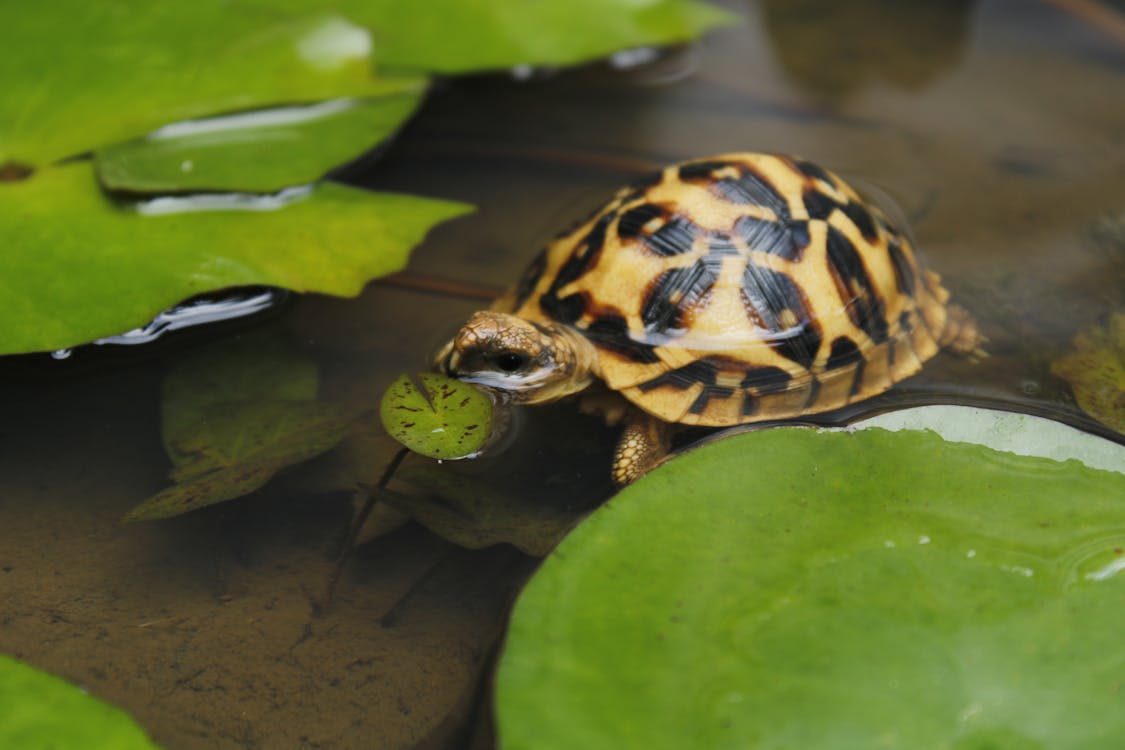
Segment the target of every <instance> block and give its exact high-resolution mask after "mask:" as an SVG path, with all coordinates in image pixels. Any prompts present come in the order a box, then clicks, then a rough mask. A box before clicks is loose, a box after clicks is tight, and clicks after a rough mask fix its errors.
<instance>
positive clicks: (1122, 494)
mask: <svg viewBox="0 0 1125 750" xmlns="http://www.w3.org/2000/svg"><path fill="white" fill-rule="evenodd" d="M981 414H982V412H980V411H975V410H968V409H956V408H949V409H946V410H943V411H938V412H930V413H928V415H924V416H923V417H918V418H914V419H913V425H914V427H915V429H910V428H909V426H908V424H907V423H906V422H902V421H901V419H900V422H901V423H900V424H898V425H892V426H897V427H901V428H906V429H901V430H900V431H898V432H889V431H887V430H886V429H863V430H855V431H847V430H845V431H820V430H814V429H811V428H800V427H790V428H776V429H769V430H762V431H757V432H750V433H746V434H740V435H734V436H731V437H728V438H725V439H721V440H717V441H715V442H714V443H712V444H710V445H707V446H705V447H703V448H701V449H699V450H696V451H694V452H691V453H689V454H687V455H684V456H681V457H677V458H676V459H675V460H673V461H670V462H668V463H667V464H666V465H665V466H663V467H661V468H660V469H658V470H656V471H654V472H652V473H651V474H649V475H648V476H646V477H644V478H643V479H642V480H640V481H639V482H637V483H636V484H635V485H633V486H631V487H629V488H627V489H625V490H624V491H623V492H621V493H620V494H619V495H618V496H617V497H616V498H614V499H613V500H612V501H611V502H610V503H609V504H608V505H606V506H604V507H603V508H601V509H599V510H598V511H597V512H595V513H594V515H593V516H591V517H590V518H589V519H588V520H587V521H586V522H585V523H584V524H583V525H582V526H580V527H579V528H578V529H577V530H576V531H575V532H573V533H572V534H571V535H570V536H569V537H568V538H567V539H566V540H564V541H563V543H562V544H561V545H560V546H559V548H558V549H557V551H556V552H555V553H554V554H553V555H552V556H551V557H549V558H548V559H547V561H546V563H545V564H544V566H543V567H542V569H541V570H540V572H539V573H538V574H537V576H536V577H535V578H534V579H533V581H532V582H531V584H530V585H529V586H528V588H527V589H526V591H525V592H524V594H523V596H522V598H521V600H520V601H519V603H518V605H517V607H516V611H515V613H514V616H513V620H512V624H511V629H510V631H509V636H508V645H507V649H506V651H505V653H504V655H503V658H502V662H501V665H500V670H499V676H498V685H497V706H498V708H497V710H498V724H499V726H498V729H499V735H500V740H501V742H500V746H501V747H502V748H504V749H505V750H520V749H522V748H536V749H537V750H551V748H574V747H584V748H621V747H645V748H654V749H659V748H675V749H676V750H683V748H751V747H752V748H797V747H800V748H833V749H834V750H836V749H847V748H857V749H858V748H864V749H865V750H866V749H867V748H875V747H895V748H920V747H927V748H937V747H948V748H956V749H959V750H968V749H969V748H986V747H987V748H1000V747H1003V748H1047V747H1049V748H1052V749H1053V750H1070V749H1073V750H1078V749H1079V748H1081V749H1082V750H1097V749H1104V750H1111V749H1113V748H1119V747H1122V746H1125V690H1122V689H1121V674H1122V670H1123V668H1125V644H1123V643H1122V639H1121V613H1122V612H1123V611H1125V474H1123V473H1121V471H1122V470H1125V448H1122V447H1121V446H1116V445H1109V447H1108V448H1106V449H1105V452H1106V453H1111V454H1112V455H1113V456H1114V457H1115V462H1114V464H1113V465H1114V466H1115V467H1116V468H1117V469H1118V470H1119V471H1118V472H1110V471H1103V470H1098V469H1092V468H1090V467H1088V466H1087V465H1085V464H1083V463H1081V462H1079V461H1077V460H1067V461H1055V460H1052V459H1046V458H1041V457H1037V456H1024V455H1016V454H1014V453H1009V452H1001V451H998V450H994V449H991V448H987V447H983V446H981V445H976V444H969V443H961V442H950V441H947V440H945V439H943V438H942V437H940V436H939V435H938V434H936V433H935V432H933V431H930V430H920V429H916V428H917V427H919V426H921V425H924V424H929V425H930V426H934V427H937V428H939V429H942V430H945V429H947V428H951V429H959V428H958V422H959V421H960V418H968V419H969V420H970V421H971V420H973V419H975V420H977V423H978V424H977V428H974V429H975V431H976V432H977V433H978V434H980V435H983V436H985V439H986V440H988V441H989V442H992V441H993V440H994V439H996V437H997V436H999V437H1003V438H1005V439H1007V436H1006V435H1005V430H1006V427H1005V425H1006V424H1008V423H1007V422H1005V420H1006V419H1007V417H1008V416H1009V415H996V417H995V419H993V420H992V423H991V424H990V425H989V424H988V422H989V419H988V417H989V415H988V413H987V412H985V413H983V414H984V415H985V416H984V417H981ZM932 415H937V417H936V419H937V421H936V422H935V421H934V419H933V417H932ZM893 421H894V420H890V421H888V422H886V423H887V424H892V423H893ZM1019 425H1020V429H1021V430H1022V431H1023V432H1024V436H1023V437H1019V438H1017V439H1015V440H1014V442H1017V443H1021V444H1022V446H1021V450H1025V451H1031V450H1033V449H1034V448H1033V444H1034V443H1035V442H1040V443H1046V444H1048V445H1052V444H1054V443H1056V442H1058V441H1060V440H1062V441H1064V442H1071V441H1073V442H1075V443H1076V444H1077V443H1088V442H1089V441H1090V440H1093V439H1092V438H1089V437H1088V436H1082V435H1079V434H1078V433H1077V432H1076V431H1074V430H1070V429H1069V428H1064V427H1061V426H1059V425H1056V424H1055V423H1050V422H1046V421H1045V420H1040V419H1035V418H1031V417H1025V418H1022V420H1020V422H1019ZM1039 427H1043V431H1044V432H1043V434H1039V432H1040V431H1039ZM1057 429H1061V430H1063V433H1064V436H1063V437H1059V436H1058V433H1055V435H1056V436H1055V437H1044V435H1049V434H1051V433H1052V431H1054V430H1057ZM1025 438H1027V439H1025ZM1101 442H1102V443H1103V444H1105V441H1101ZM1062 449H1067V446H1066V445H1063V446H1062ZM1079 450H1086V448H1085V447H1082V446H1079ZM1094 452H1095V453H1097V450H1095V451H1094Z"/></svg>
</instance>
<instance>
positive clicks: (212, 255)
mask: <svg viewBox="0 0 1125 750" xmlns="http://www.w3.org/2000/svg"><path fill="white" fill-rule="evenodd" d="M90 171H91V167H90V164H89V163H88V162H82V163H77V164H73V165H69V166H66V167H58V168H52V169H46V170H41V171H39V172H36V173H35V175H34V176H33V177H31V179H29V180H27V181H25V182H18V183H2V182H0V205H3V207H4V210H3V211H0V236H2V237H3V238H4V252H5V267H6V269H7V272H6V274H5V277H4V280H3V282H2V283H3V294H0V319H2V320H4V321H5V326H4V329H3V331H2V332H0V354H8V353H13V352H26V351H42V350H50V349H58V348H63V347H69V346H74V345H76V344H81V343H83V342H87V341H92V340H94V339H96V338H99V337H102V336H110V335H113V334H117V333H120V332H122V331H125V330H128V329H129V328H131V327H134V326H137V325H140V324H143V323H144V322H146V321H148V320H149V319H150V318H152V316H154V315H155V314H156V313H158V312H160V311H161V310H162V309H164V308H166V307H168V306H170V305H173V304H175V303H177V302H179V301H181V300H183V299H185V298H187V297H190V296H192V295H195V294H198V293H201V292H204V291H209V290H213V289H221V288H223V287H228V286H241V285H255V284H265V285H271V286H281V287H286V288H289V289H294V290H297V291H315V292H324V293H328V294H337V295H345V296H347V295H354V294H357V293H358V292H359V290H360V289H361V288H362V287H363V285H364V284H365V283H366V282H367V281H369V280H370V279H372V278H374V277H377V276H380V275H382V274H386V273H389V272H391V271H394V270H397V269H399V268H401V267H402V265H403V264H404V263H405V262H406V258H407V255H408V253H409V251H410V250H411V249H412V248H413V247H414V245H416V244H417V243H418V242H419V241H420V240H421V239H422V237H423V236H424V235H425V233H426V232H427V231H428V230H429V228H430V227H431V226H433V225H434V224H436V223H438V222H440V221H443V220H445V219H449V218H452V217H454V216H457V215H460V214H463V213H465V212H466V211H468V210H470V209H469V207H468V206H465V205H464V204H458V203H451V202H447V201H437V200H429V199H423V198H416V197H412V196H405V195H395V194H391V193H371V192H367V191H363V190H357V189H354V188H349V187H346V186H343V185H337V184H332V183H324V184H320V185H317V186H316V187H315V188H309V189H308V190H307V194H305V193H304V192H300V191H294V194H293V198H292V200H291V202H289V203H288V204H287V205H285V207H284V208H283V209H280V210H278V209H277V208H276V207H277V206H278V205H280V204H282V203H285V201H281V200H268V201H265V202H261V201H259V203H258V204H257V205H256V206H254V205H252V202H251V201H247V203H246V204H245V205H246V210H230V206H227V207H226V210H222V208H223V207H222V206H220V207H219V208H216V209H215V210H196V211H191V212H179V213H167V214H161V215H151V216H143V217H139V216H137V215H136V212H135V211H133V210H131V209H130V208H129V207H123V206H119V205H115V204H114V203H113V202H111V201H110V200H108V199H107V198H106V197H105V196H103V195H101V194H99V193H97V192H95V191H93V190H90V188H89V182H90V180H91V175H90ZM216 200H217V201H218V202H220V203H221V201H222V199H216ZM148 205H149V209H148V210H149V211H152V212H157V213H158V212H159V211H161V210H164V209H165V208H172V209H174V208H176V207H177V206H182V205H184V204H177V203H175V202H174V201H172V200H171V199H159V201H158V202H153V203H150V204H148ZM195 205H196V208H200V209H202V208H204V207H206V205H207V204H195ZM255 207H256V208H257V209H258V210H249V209H251V208H255ZM271 207H272V208H271Z"/></svg>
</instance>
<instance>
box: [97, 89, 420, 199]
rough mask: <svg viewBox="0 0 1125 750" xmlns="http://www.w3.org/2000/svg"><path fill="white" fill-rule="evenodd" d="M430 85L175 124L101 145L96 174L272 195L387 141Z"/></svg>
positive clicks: (129, 181)
mask: <svg viewBox="0 0 1125 750" xmlns="http://www.w3.org/2000/svg"><path fill="white" fill-rule="evenodd" d="M424 90H425V89H424V87H423V86H421V85H419V84H417V83H414V82H411V83H410V86H409V88H406V89H405V90H403V91H401V92H395V93H393V94H388V95H386V96H383V97H379V98H368V99H335V100H331V101H327V102H320V103H318V104H310V105H305V106H299V107H283V108H274V109H265V110H256V111H254V112H248V113H244V114H239V115H228V116H224V117H214V118H208V119H202V120H195V121H191V122H183V123H175V124H173V125H168V126H165V127H163V128H160V129H159V130H157V131H155V132H153V133H150V134H149V135H148V136H146V137H144V138H140V139H136V140H131V141H126V142H124V143H121V144H117V145H114V146H109V147H108V148H104V149H99V150H98V151H97V152H96V153H95V155H94V160H95V164H96V167H97V173H98V179H99V180H101V183H102V184H103V185H105V186H106V187H108V188H110V189H112V190H126V191H130V192H141V193H144V192H147V193H156V192H177V191H191V190H195V191H219V190H242V191H248V192H258V193H265V192H274V191H277V190H281V189H282V188H285V187H288V186H290V185H298V184H303V183H307V182H313V181H314V180H317V179H319V178H320V177H322V176H323V175H324V173H325V172H326V171H328V169H330V168H331V167H335V166H338V165H340V164H343V163H344V162H346V161H348V160H349V159H352V158H354V157H355V156H356V155H357V154H360V153H362V152H363V151H365V150H367V149H369V148H371V147H373V146H375V145H376V144H378V143H381V142H382V141H384V140H386V139H387V138H388V137H390V136H391V135H392V134H394V133H395V131H397V130H398V128H399V127H400V126H401V125H402V124H403V123H404V122H405V121H406V120H407V119H408V118H409V117H410V115H411V114H412V113H413V112H414V110H415V109H417V107H418V104H419V103H421V101H422V94H423V93H424Z"/></svg>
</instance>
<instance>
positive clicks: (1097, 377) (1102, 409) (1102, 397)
mask: <svg viewBox="0 0 1125 750" xmlns="http://www.w3.org/2000/svg"><path fill="white" fill-rule="evenodd" d="M1051 372H1052V373H1054V374H1055V375H1057V376H1059V377H1060V378H1062V379H1063V380H1065V381H1066V382H1067V383H1068V384H1070V388H1071V390H1072V391H1074V398H1075V399H1076V400H1077V401H1078V405H1079V406H1081V407H1082V410H1083V411H1084V412H1086V413H1087V414H1089V415H1090V416H1091V417H1093V418H1094V419H1096V420H1098V421H1099V422H1101V423H1102V424H1104V425H1106V426H1108V427H1112V428H1113V429H1115V430H1117V431H1118V432H1121V433H1125V313H1114V314H1112V315H1110V316H1109V317H1108V319H1107V320H1106V321H1105V322H1104V323H1103V324H1100V325H1096V326H1094V327H1093V328H1091V329H1089V330H1088V331H1085V332H1083V333H1080V334H1078V335H1077V336H1076V337H1075V338H1074V348H1073V351H1071V352H1070V353H1069V354H1067V355H1066V356H1064V357H1062V358H1061V359H1058V360H1056V361H1055V362H1054V363H1053V364H1052V365H1051Z"/></svg>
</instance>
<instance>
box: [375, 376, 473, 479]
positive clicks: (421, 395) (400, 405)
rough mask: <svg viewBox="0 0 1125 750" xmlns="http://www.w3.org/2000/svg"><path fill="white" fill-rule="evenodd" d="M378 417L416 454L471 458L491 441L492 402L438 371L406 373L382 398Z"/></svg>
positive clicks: (388, 429)
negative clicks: (439, 373) (489, 439)
mask: <svg viewBox="0 0 1125 750" xmlns="http://www.w3.org/2000/svg"><path fill="white" fill-rule="evenodd" d="M379 416H380V417H381V418H382V420H383V427H384V428H385V429H386V430H387V433H388V434H390V435H391V437H393V438H394V439H395V440H397V441H399V442H400V443H402V444H403V445H405V446H406V447H407V448H409V449H410V450H412V451H414V452H415V453H420V454H422V455H423V456H429V457H430V458H441V459H457V458H469V457H471V456H474V455H476V454H477V453H479V452H480V451H481V449H482V448H483V447H484V445H485V443H487V442H488V438H489V436H490V433H491V428H492V400H491V399H490V398H489V397H488V396H486V395H485V394H484V393H483V392H481V391H480V390H478V389H476V388H474V387H473V386H471V385H469V384H468V383H462V382H461V381H460V380H454V379H452V378H448V377H446V376H444V375H438V374H437V373H430V372H427V373H420V374H415V375H402V376H400V377H399V378H398V380H396V381H395V382H393V383H391V387H390V388H388V389H387V392H386V393H385V394H383V401H382V404H381V405H380V407H379Z"/></svg>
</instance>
